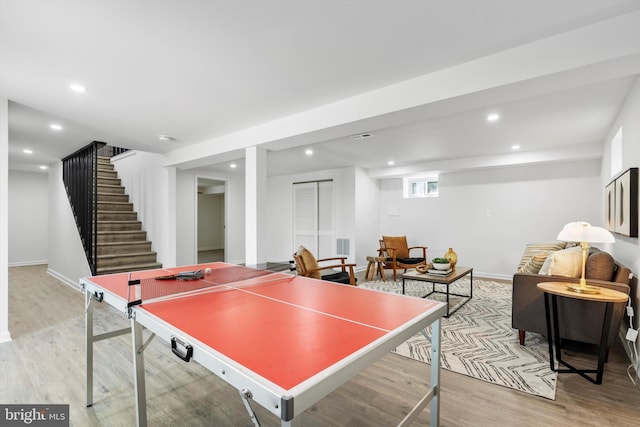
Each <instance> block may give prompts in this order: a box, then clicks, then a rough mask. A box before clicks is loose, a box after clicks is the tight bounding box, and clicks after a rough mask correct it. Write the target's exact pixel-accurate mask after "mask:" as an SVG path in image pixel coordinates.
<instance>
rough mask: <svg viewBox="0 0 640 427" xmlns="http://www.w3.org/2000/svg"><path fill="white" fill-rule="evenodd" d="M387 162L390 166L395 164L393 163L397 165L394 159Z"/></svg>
mask: <svg viewBox="0 0 640 427" xmlns="http://www.w3.org/2000/svg"><path fill="white" fill-rule="evenodd" d="M387 164H388V165H389V166H393V165H395V164H396V162H394V161H393V160H389V161H388V162H387Z"/></svg>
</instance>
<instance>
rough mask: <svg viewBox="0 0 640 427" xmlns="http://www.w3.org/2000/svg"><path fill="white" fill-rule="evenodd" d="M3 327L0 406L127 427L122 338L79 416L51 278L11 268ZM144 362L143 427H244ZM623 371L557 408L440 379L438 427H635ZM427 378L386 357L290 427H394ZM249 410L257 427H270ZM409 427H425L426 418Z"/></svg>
mask: <svg viewBox="0 0 640 427" xmlns="http://www.w3.org/2000/svg"><path fill="white" fill-rule="evenodd" d="M96 316H97V318H98V319H99V320H98V321H97V322H96V329H97V330H96V333H99V332H102V330H101V329H99V328H100V327H103V326H104V325H108V328H109V329H113V328H117V327H126V326H127V325H128V322H127V321H126V319H124V318H123V317H122V316H121V315H120V314H119V313H117V312H115V311H114V310H113V309H110V308H109V307H107V306H106V305H104V304H97V307H96ZM9 327H10V332H11V335H12V338H13V340H12V341H10V342H6V343H1V344H0V363H1V368H2V369H1V371H2V377H3V379H2V382H0V403H5V404H7V403H67V404H69V405H70V418H71V425H73V426H133V425H135V408H134V396H133V383H132V379H133V378H132V372H131V354H130V353H131V351H130V338H129V336H128V335H126V336H121V337H118V338H115V339H112V340H109V341H103V342H100V343H98V344H96V357H95V376H94V389H95V391H94V405H93V406H92V407H90V408H86V407H85V360H84V298H83V295H82V293H81V292H79V291H77V290H74V289H72V288H71V287H69V286H67V285H65V284H63V283H61V282H59V281H58V280H56V279H54V278H53V277H51V276H50V275H48V274H47V273H46V266H29V267H12V268H10V269H9ZM247 351H251V349H250V348H248V349H247ZM145 355H146V358H145V362H146V372H147V405H148V417H149V425H150V426H171V425H181V426H248V425H251V423H250V420H249V418H248V416H247V413H246V411H245V409H244V406H243V404H242V401H241V399H240V397H239V395H238V393H237V392H236V391H235V390H234V389H232V388H231V387H230V386H228V385H226V384H225V383H224V382H223V381H221V380H219V379H218V378H217V377H215V376H214V375H212V374H210V373H209V372H208V371H207V370H205V369H204V368H202V367H200V366H199V365H197V364H196V363H193V362H191V363H184V362H182V361H180V360H178V359H177V358H176V357H175V356H173V355H172V354H171V351H170V349H169V346H168V345H166V344H165V343H163V342H162V341H160V340H158V339H156V340H154V341H152V342H151V344H150V345H149V347H148V348H147V350H146V352H145ZM589 360H590V359H589ZM627 366H628V359H627V358H626V355H625V354H624V352H623V350H622V348H621V347H618V348H615V349H613V350H612V351H611V354H610V356H609V362H608V364H607V367H606V370H605V374H604V384H602V385H600V386H597V385H594V384H591V383H589V382H587V381H586V380H584V379H583V378H581V377H579V376H577V375H569V374H564V375H560V376H559V384H558V390H557V394H556V400H555V401H551V400H547V399H544V398H539V397H534V396H530V395H528V394H524V393H519V392H515V391H512V390H510V389H507V388H503V387H499V386H494V385H490V384H488V383H484V382H482V381H479V380H475V379H472V378H469V377H466V376H463V375H460V374H456V373H452V372H449V371H446V370H442V374H441V378H442V395H441V399H442V400H441V402H442V403H441V425H442V426H451V427H453V426H474V427H477V426H573V425H575V426H594V427H595V426H598V427H600V426H616V427H620V426H637V425H640V391H639V390H638V388H634V386H633V385H632V384H631V382H630V381H629V379H628V377H627V374H626V368H627ZM427 379H428V366H427V365H425V364H422V363H420V362H416V361H413V360H410V359H405V358H403V357H401V356H397V355H394V354H389V355H387V356H385V357H384V358H382V359H381V360H380V361H379V362H377V363H375V364H374V365H372V366H371V367H370V368H368V369H367V370H365V371H364V372H363V373H361V374H360V375H357V376H356V377H354V378H353V379H351V380H350V381H348V382H347V383H346V384H345V385H344V386H342V387H340V388H339V389H337V390H336V391H334V392H333V393H331V394H330V395H328V396H327V397H325V398H324V399H322V400H321V401H320V402H319V403H318V404H316V405H315V406H313V407H312V408H311V409H309V410H308V411H307V412H305V413H304V414H303V415H302V416H300V417H299V419H298V425H304V426H351V427H355V426H387V425H395V424H397V423H398V422H399V421H400V420H401V419H402V418H403V417H404V415H405V413H406V411H407V410H408V409H409V408H410V407H411V406H413V405H414V404H415V403H416V402H417V400H418V399H419V397H420V396H421V395H422V394H424V392H425V391H426V387H425V382H426V380H427ZM254 408H255V410H256V413H257V414H258V417H259V419H260V421H261V422H262V423H263V425H266V426H275V425H279V420H278V419H276V417H274V416H272V415H271V414H270V413H267V412H266V411H265V410H263V409H262V408H260V407H258V406H257V405H255V404H254ZM415 425H428V410H425V412H424V413H423V414H421V416H420V417H419V419H418V420H417V421H416V423H415Z"/></svg>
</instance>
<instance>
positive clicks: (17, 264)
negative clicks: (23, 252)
mask: <svg viewBox="0 0 640 427" xmlns="http://www.w3.org/2000/svg"><path fill="white" fill-rule="evenodd" d="M48 263H49V261H47V260H42V261H20V262H10V263H9V267H28V266H31V265H42V264H48Z"/></svg>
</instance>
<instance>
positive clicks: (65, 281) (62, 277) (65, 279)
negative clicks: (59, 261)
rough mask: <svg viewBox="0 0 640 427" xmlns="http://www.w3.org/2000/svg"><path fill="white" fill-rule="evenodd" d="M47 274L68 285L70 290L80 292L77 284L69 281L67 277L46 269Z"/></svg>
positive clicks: (80, 289) (80, 288)
mask: <svg viewBox="0 0 640 427" xmlns="http://www.w3.org/2000/svg"><path fill="white" fill-rule="evenodd" d="M47 273H48V274H49V275H51V276H53V277H55V278H56V279H58V280H60V281H61V282H62V283H64V284H65V285H68V286H70V287H71V288H73V289H75V290H76V291H80V292H82V287H81V286H80V283H79V282H75V281H73V280H71V279H69V278H68V277H65V276H63V275H62V274H60V273H58V272H57V271H54V270H51V269H50V268H47Z"/></svg>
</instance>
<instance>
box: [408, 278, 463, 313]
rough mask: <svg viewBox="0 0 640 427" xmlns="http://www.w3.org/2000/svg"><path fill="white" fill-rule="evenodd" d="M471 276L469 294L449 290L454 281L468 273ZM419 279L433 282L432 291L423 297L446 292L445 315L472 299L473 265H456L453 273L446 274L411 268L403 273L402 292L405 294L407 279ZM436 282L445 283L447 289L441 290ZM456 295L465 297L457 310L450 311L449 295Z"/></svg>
mask: <svg viewBox="0 0 640 427" xmlns="http://www.w3.org/2000/svg"><path fill="white" fill-rule="evenodd" d="M467 274H468V275H469V276H470V280H469V295H462V294H454V293H452V292H450V291H449V285H451V284H452V283H453V282H455V281H457V280H460V279H461V278H463V277H464V276H466V275H467ZM407 279H409V280H417V281H419V282H428V283H431V292H429V293H428V294H426V295H423V296H422V298H426V297H428V296H429V295H431V294H433V293H436V294H445V295H446V296H447V313H446V314H445V315H444V317H449V316H450V315H452V314H453V313H455V312H456V311H458V310H460V307H462V306H463V305H465V304H466V303H468V302H469V300H471V298H472V297H473V268H471V267H462V266H456V267H455V268H454V269H453V271H452V272H451V273H449V274H448V275H446V276H443V275H439V274H429V273H424V274H423V273H418V272H417V271H416V270H409V271H407V272H406V273H404V274H403V275H402V294H403V295H404V292H405V283H404V281H405V280H407ZM436 284H437V285H445V287H446V290H444V291H441V290H438V289H436ZM451 295H453V296H456V297H463V298H465V299H464V300H463V301H462V303H461V304H459V305H458V306H456V308H455V310H453V311H451V312H450V311H449V308H450V307H449V296H451Z"/></svg>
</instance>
